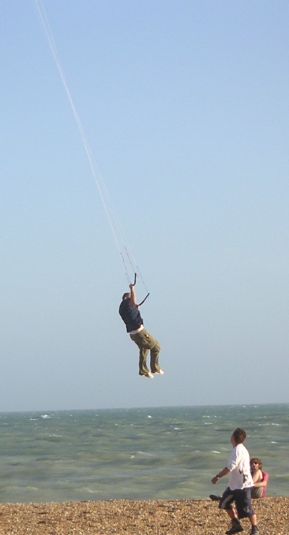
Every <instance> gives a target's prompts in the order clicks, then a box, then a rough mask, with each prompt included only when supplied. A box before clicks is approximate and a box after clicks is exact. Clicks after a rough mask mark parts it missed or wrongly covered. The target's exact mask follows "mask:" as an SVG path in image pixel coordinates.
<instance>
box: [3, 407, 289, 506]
mask: <svg viewBox="0 0 289 535" xmlns="http://www.w3.org/2000/svg"><path fill="white" fill-rule="evenodd" d="M236 427H242V428H244V429H245V430H246V432H247V448H248V449H249V452H250V454H251V456H254V457H255V456H256V457H259V458H261V460H262V461H263V466H264V469H265V470H266V471H267V472H269V474H270V481H269V487H268V495H270V496H288V495H289V447H288V445H289V405H277V404H276V405H242V406H206V407H205V406H202V407H166V408H138V409H114V410H86V411H51V412H50V411H49V412H31V413H28V412H22V413H0V433H1V435H0V436H1V439H0V502H1V503H16V502H21V503H28V502H34V503H39V502H65V501H87V500H109V499H132V500H147V499H165V500H167V499H170V500H171V499H204V498H208V496H209V494H211V493H214V494H219V493H221V492H222V491H223V490H224V488H225V486H226V480H225V478H224V479H222V480H221V481H220V482H219V483H218V484H217V485H215V486H213V485H212V484H211V478H212V477H213V476H214V475H215V474H216V472H217V471H220V470H221V469H222V468H223V467H224V466H225V464H226V461H227V458H228V456H229V455H230V451H231V444H230V436H231V433H232V431H233V430H234V429H235V428H236Z"/></svg>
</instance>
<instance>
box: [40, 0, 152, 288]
mask: <svg viewBox="0 0 289 535" xmlns="http://www.w3.org/2000/svg"><path fill="white" fill-rule="evenodd" d="M35 5H36V9H37V12H38V15H39V18H40V21H41V24H42V27H43V30H44V33H45V36H46V39H47V42H48V46H49V49H50V52H51V55H52V57H53V60H54V63H55V66H56V69H57V71H58V74H59V77H60V80H61V82H62V85H63V88H64V91H65V93H66V96H67V99H68V103H69V105H70V108H71V111H72V115H73V118H74V121H75V123H76V126H77V129H78V132H79V135H80V139H81V143H82V146H83V149H84V152H85V155H86V158H87V161H88V165H89V168H90V172H91V175H92V177H93V179H94V183H95V185H96V187H97V190H98V194H99V197H100V200H101V204H102V207H103V209H104V212H105V214H106V217H107V220H108V224H109V226H110V229H111V232H112V235H113V238H114V242H115V245H116V248H117V251H118V253H119V255H120V257H121V261H122V264H123V268H124V273H125V276H126V278H127V280H128V282H130V281H131V276H130V274H129V273H130V272H132V273H137V275H138V276H139V278H140V280H141V281H142V284H143V286H144V288H145V289H146V291H147V292H148V289H147V287H146V284H145V282H144V279H143V276H142V274H141V272H140V270H139V268H138V266H137V264H136V261H135V259H134V258H133V256H132V254H131V253H130V252H129V250H128V247H127V246H125V245H124V240H123V239H122V237H121V233H120V230H119V228H118V227H117V225H116V222H115V217H114V216H113V214H112V210H111V208H110V206H109V203H108V199H107V195H106V194H105V187H104V180H103V178H102V176H101V173H100V171H99V169H98V166H97V164H96V162H95V159H94V156H93V151H92V149H91V146H90V143H89V141H88V137H87V135H86V132H85V129H84V126H83V123H82V120H81V117H80V115H79V113H78V111H77V108H76V105H75V102H74V99H73V96H72V92H71V90H70V88H69V85H68V82H67V78H66V76H65V73H64V69H63V67H62V64H61V61H60V56H59V53H58V50H57V46H56V42H55V39H54V35H53V32H52V29H51V26H50V24H49V20H48V17H47V14H46V11H45V8H44V5H43V2H42V0H35Z"/></svg>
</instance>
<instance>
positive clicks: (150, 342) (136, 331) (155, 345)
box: [119, 279, 164, 379]
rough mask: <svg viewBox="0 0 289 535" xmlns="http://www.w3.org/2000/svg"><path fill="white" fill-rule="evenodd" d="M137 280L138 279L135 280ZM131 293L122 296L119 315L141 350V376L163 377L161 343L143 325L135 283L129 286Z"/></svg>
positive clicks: (150, 377)
mask: <svg viewBox="0 0 289 535" xmlns="http://www.w3.org/2000/svg"><path fill="white" fill-rule="evenodd" d="M135 280H136V279H135ZM129 288H130V291H129V292H126V293H124V294H123V296H122V301H121V303H120V306H119V314H120V316H121V318H122V320H123V321H124V323H125V326H126V331H127V333H128V334H129V336H130V338H131V340H132V341H133V342H135V344H136V345H137V346H138V348H139V375H142V376H144V377H148V378H149V379H153V378H154V376H155V375H156V374H159V375H163V374H164V370H162V369H161V368H160V364H159V353H160V350H161V347H160V344H159V342H158V341H157V340H156V338H154V337H153V336H152V335H151V334H150V333H149V332H148V331H147V330H146V329H145V328H144V325H143V319H142V317H141V315H140V311H139V306H140V305H141V304H142V303H143V301H142V303H140V304H139V305H138V304H137V302H136V292H135V282H134V284H130V285H129ZM149 352H150V369H149V368H148V366H147V356H148V353H149Z"/></svg>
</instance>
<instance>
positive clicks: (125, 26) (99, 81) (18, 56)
mask: <svg viewBox="0 0 289 535" xmlns="http://www.w3.org/2000/svg"><path fill="white" fill-rule="evenodd" d="M43 3H44V6H45V9H46V12H47V16H48V19H49V22H50V25H51V28H52V30H53V34H54V38H55V41H56V44H57V48H58V52H59V55H60V58H61V62H62V66H63V69H64V71H65V74H66V78H67V81H68V84H69V87H70V90H71V93H72V95H73V98H74V101H75V105H76V107H77V110H78V113H79V115H80V117H81V120H82V123H83V126H84V128H85V131H86V135H87V138H88V139H89V143H90V145H91V147H92V150H93V154H94V157H95V159H96V161H97V162H98V165H99V168H100V169H101V174H102V177H103V179H104V182H105V186H106V188H107V190H108V191H109V195H110V199H111V204H112V206H113V211H114V214H115V216H116V217H117V218H118V219H119V221H120V222H121V225H122V227H123V228H124V229H125V235H126V237H127V240H128V243H129V245H130V247H131V250H132V251H133V254H134V255H135V257H136V259H137V262H138V264H139V265H140V268H141V271H142V273H143V275H144V278H145V281H146V284H147V285H148V287H149V289H150V291H151V297H150V299H149V300H148V301H147V302H146V304H145V305H144V306H143V308H142V314H143V317H144V319H145V325H146V327H147V328H148V330H150V331H151V332H152V334H154V335H155V336H156V337H157V338H158V339H159V340H160V342H161V345H162V355H161V363H162V366H163V368H164V369H165V371H166V375H165V376H164V377H158V378H155V379H154V380H153V381H147V380H145V379H142V378H140V377H138V374H137V361H138V356H137V347H136V346H134V344H133V343H132V342H131V341H130V340H129V339H128V337H127V335H126V333H125V329H124V325H123V324H122V322H121V320H120V318H119V316H118V305H119V301H120V297H121V295H122V293H123V291H125V290H126V287H127V280H126V277H125V275H124V272H123V266H122V263H121V260H120V257H119V255H118V252H117V249H116V247H115V243H114V240H113V236H112V233H111V230H110V228H109V225H108V222H107V219H106V216H105V213H104V210H103V207H102V204H101V202H100V199H99V195H98V191H97V188H96V185H95V182H94V180H93V177H92V175H91V172H90V168H89V165H88V161H87V158H86V155H85V152H84V150H83V145H82V142H81V139H80V136H79V132H78V130H77V128H76V124H75V121H74V118H73V115H72V112H71V109H70V107H69V102H68V99H67V96H66V94H65V91H64V89H63V86H62V84H61V81H60V78H59V76H58V73H57V69H56V66H55V64H54V61H53V58H52V56H51V53H50V51H49V47H48V44H47V40H46V36H45V33H44V30H43V27H42V25H41V22H40V19H39V16H38V12H37V9H36V5H35V3H34V1H33V0H25V1H22V0H13V1H9V2H8V1H6V2H5V1H4V2H2V4H1V22H0V24H1V27H0V39H1V46H0V55H1V87H0V94H1V123H0V135H1V160H0V166H1V167H0V169H1V191H0V247H1V279H0V285H1V288H0V291H1V388H0V410H30V409H33V410H34V409H35V410H36V409H37V410H38V409H39V410H53V409H66V408H68V409H71V408H79V409H81V408H105V407H135V406H159V405H197V404H223V403H265V402H288V401H289V394H288V376H289V358H288V357H289V355H288V351H289V329H288V320H289V310H288V303H289V278H288V262H289V247H288V242H289V210H288V200H289V176H288V139H289V122H288V101H289V97H288V95H289V74H288V72H289V71H288V44H289V43H288V41H289V39H288V11H289V8H288V2H285V1H283V0H278V2H271V1H267V0H255V1H254V2H252V1H249V0H242V1H241V0H240V1H235V2H232V1H220V2H215V1H213V0H199V1H189V0H182V1H175V0H174V1H172V0H158V1H152V0H146V1H142V2H135V1H133V0H123V1H122V2H118V1H117V0H113V1H112V0H111V1H107V2H101V1H98V0H94V1H93V0H82V1H76V0H71V1H69V2H68V1H64V0H61V1H59V0H57V1H56V0H49V1H48V0H43ZM138 291H139V294H140V297H143V295H144V294H145V289H144V288H143V287H142V286H141V285H140V286H139V287H138Z"/></svg>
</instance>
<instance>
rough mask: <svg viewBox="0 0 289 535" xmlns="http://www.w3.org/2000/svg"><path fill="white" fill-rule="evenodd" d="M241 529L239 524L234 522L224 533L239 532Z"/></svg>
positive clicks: (231, 534)
mask: <svg viewBox="0 0 289 535" xmlns="http://www.w3.org/2000/svg"><path fill="white" fill-rule="evenodd" d="M241 531H244V528H242V526H241V524H234V525H233V526H232V527H231V528H230V529H228V531H226V534H227V535H233V534H234V533H241Z"/></svg>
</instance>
